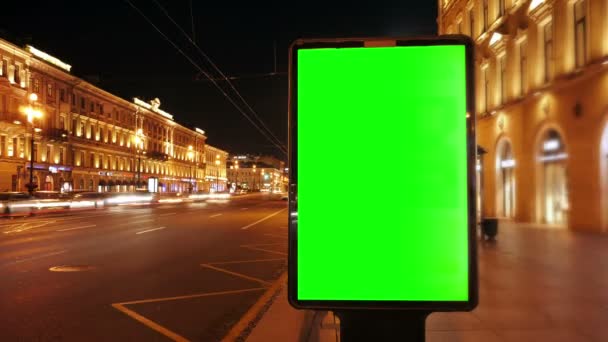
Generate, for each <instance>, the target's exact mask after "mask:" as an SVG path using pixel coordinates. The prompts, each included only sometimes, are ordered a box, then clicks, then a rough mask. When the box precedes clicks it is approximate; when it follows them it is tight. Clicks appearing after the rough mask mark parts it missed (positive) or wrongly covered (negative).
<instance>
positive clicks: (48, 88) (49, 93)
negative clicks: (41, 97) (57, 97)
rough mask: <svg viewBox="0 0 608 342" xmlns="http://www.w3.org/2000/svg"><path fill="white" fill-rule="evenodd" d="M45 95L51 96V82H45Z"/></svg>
mask: <svg viewBox="0 0 608 342" xmlns="http://www.w3.org/2000/svg"><path fill="white" fill-rule="evenodd" d="M46 96H48V97H49V98H52V97H53V84H52V83H47V84H46Z"/></svg>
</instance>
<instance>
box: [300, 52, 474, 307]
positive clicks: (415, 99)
mask: <svg viewBox="0 0 608 342" xmlns="http://www.w3.org/2000/svg"><path fill="white" fill-rule="evenodd" d="M468 48H469V47H468V46H467V44H465V43H462V42H460V43H459V42H458V41H450V43H449V44H446V43H443V44H441V43H438V44H433V42H431V43H428V42H427V43H425V44H423V45H422V44H421V45H417V44H416V42H414V44H411V43H410V44H405V45H396V46H385V47H365V46H364V45H362V46H357V45H356V44H347V45H346V46H344V45H338V46H331V44H329V45H328V46H327V45H323V44H311V46H307V45H306V44H303V45H301V46H298V45H297V44H296V45H294V48H293V49H292V73H291V76H292V79H291V88H292V89H291V107H290V109H291V111H292V113H291V118H290V124H291V138H292V139H291V154H290V155H291V157H292V160H291V168H292V169H293V170H294V171H293V172H292V177H294V178H293V179H292V183H293V184H294V187H293V188H294V189H296V190H295V191H294V193H292V194H291V198H290V199H291V201H290V209H291V210H290V211H291V215H290V218H291V222H290V234H291V235H290V238H291V245H290V268H291V269H290V276H291V280H290V299H291V301H292V303H294V305H296V306H302V307H306V306H307V303H309V304H311V306H326V305H328V306H356V305H357V303H365V305H369V306H384V305H385V304H392V305H393V306H395V305H396V306H405V307H407V306H408V305H409V304H413V303H416V304H418V306H423V307H424V306H425V305H427V304H428V306H430V307H432V306H433V305H434V303H435V304H436V303H438V302H442V303H452V305H447V306H445V305H444V307H447V308H448V309H449V308H466V307H470V304H471V303H472V302H474V301H475V298H471V297H472V296H474V293H473V291H472V290H473V289H472V288H471V286H472V284H473V282H472V280H473V276H474V274H472V271H474V270H472V269H471V265H474V263H473V262H472V261H473V260H471V259H472V258H474V254H473V253H471V250H472V248H473V246H471V234H470V233H471V227H473V224H472V222H471V221H472V218H471V215H470V213H471V212H473V211H472V209H474V208H472V206H473V205H474V203H473V201H472V200H470V198H469V196H470V190H471V187H472V182H471V178H470V177H469V174H471V169H470V167H471V166H470V165H471V161H472V158H471V151H472V149H471V146H472V145H473V139H472V138H471V133H472V129H473V127H472V125H471V121H472V120H473V118H472V117H471V115H468V114H467V113H469V112H471V108H469V106H470V103H469V102H468V99H469V97H468V95H469V94H468V93H467V87H468V84H469V79H468V69H467V65H468V61H467V59H468V52H469V51H468V50H467V49H468ZM473 151H474V150H473ZM292 283H293V284H292ZM395 303H397V304H395ZM324 304H326V305H324ZM460 304H462V305H460ZM440 306H441V305H440Z"/></svg>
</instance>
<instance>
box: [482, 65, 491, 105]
mask: <svg viewBox="0 0 608 342" xmlns="http://www.w3.org/2000/svg"><path fill="white" fill-rule="evenodd" d="M481 76H482V78H483V79H482V81H481V82H482V84H483V110H482V111H481V112H482V113H484V112H487V111H488V108H489V107H490V106H489V105H488V104H489V101H488V100H489V99H490V79H489V78H488V68H487V67H486V68H483V69H482V70H481Z"/></svg>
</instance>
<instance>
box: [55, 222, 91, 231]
mask: <svg viewBox="0 0 608 342" xmlns="http://www.w3.org/2000/svg"><path fill="white" fill-rule="evenodd" d="M93 227H97V225H96V224H90V225H88V226H80V227H72V228H65V229H58V230H57V231H58V232H67V231H68V230H78V229H86V228H93Z"/></svg>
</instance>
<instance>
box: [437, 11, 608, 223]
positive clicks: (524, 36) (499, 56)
mask: <svg viewBox="0 0 608 342" xmlns="http://www.w3.org/2000/svg"><path fill="white" fill-rule="evenodd" d="M438 6H439V7H438V9H439V16H438V28H439V33H440V34H465V35H469V36H471V37H472V38H473V41H474V42H475V45H476V49H475V54H476V56H475V77H476V78H475V84H476V89H475V98H476V110H477V113H476V114H477V128H476V134H477V143H478V145H480V146H484V148H485V149H486V150H487V154H486V155H485V156H484V157H482V158H480V160H479V164H478V172H477V176H478V177H477V188H478V190H479V194H478V206H479V207H481V208H480V210H481V213H480V214H479V215H480V217H481V216H486V217H499V218H501V219H509V220H514V221H518V222H528V223H534V224H537V225H546V226H547V228H556V227H562V228H569V229H576V230H587V231H594V232H608V133H607V131H608V128H606V127H607V125H608V124H607V123H608V110H607V108H608V97H606V96H603V94H607V93H608V44H605V42H606V41H608V29H607V27H608V16H606V15H602V13H605V10H606V7H605V6H606V2H605V1H604V0H571V1H546V0H545V1H543V0H534V1H500V0H488V1H481V0H473V1H469V0H441V1H438Z"/></svg>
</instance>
